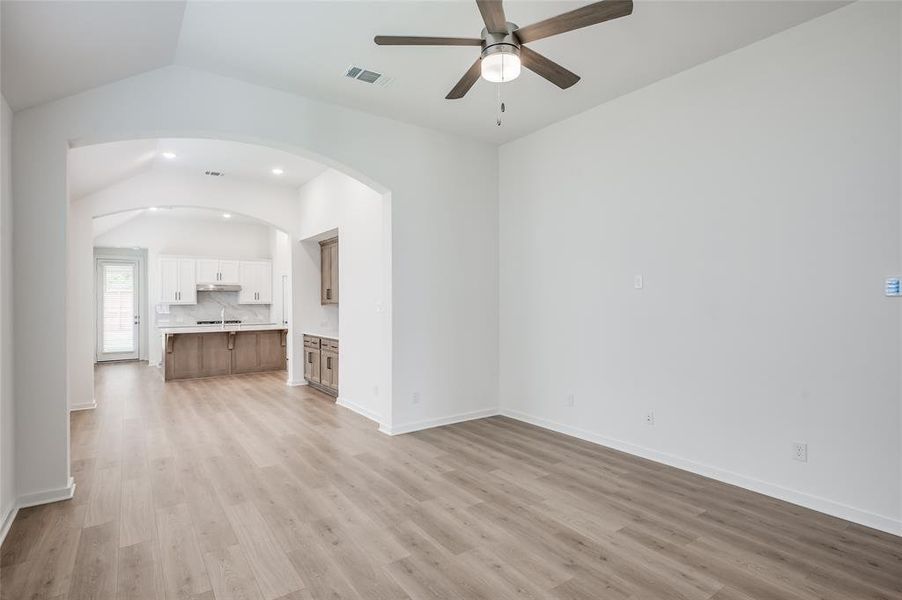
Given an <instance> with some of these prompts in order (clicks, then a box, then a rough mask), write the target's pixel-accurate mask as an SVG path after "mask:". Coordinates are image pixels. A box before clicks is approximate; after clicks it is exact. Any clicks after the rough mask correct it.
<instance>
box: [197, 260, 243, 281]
mask: <svg viewBox="0 0 902 600" xmlns="http://www.w3.org/2000/svg"><path fill="white" fill-rule="evenodd" d="M239 265H240V262H239V261H237V260H221V259H218V258H198V259H197V284H198V285H238V284H239V283H240V282H239V278H238V271H239Z"/></svg>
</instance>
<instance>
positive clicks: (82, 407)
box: [69, 400, 97, 412]
mask: <svg viewBox="0 0 902 600" xmlns="http://www.w3.org/2000/svg"><path fill="white" fill-rule="evenodd" d="M95 408H97V400H91V402H90V403H86V404H73V405H72V406H70V407H69V412H76V411H79V410H94V409H95Z"/></svg>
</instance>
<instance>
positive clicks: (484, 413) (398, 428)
mask: <svg viewBox="0 0 902 600" xmlns="http://www.w3.org/2000/svg"><path fill="white" fill-rule="evenodd" d="M497 414H499V413H498V409H497V408H484V409H482V410H474V411H472V412H467V413H460V414H456V415H448V416H447V417H439V418H437V419H427V420H425V421H415V422H413V423H406V424H403V425H391V426H389V425H385V424H382V425H380V426H379V431H381V432H382V433H385V434H388V435H401V434H402V433H411V432H414V431H420V430H421V429H430V428H432V427H441V426H442V425H452V424H454V423H461V422H463V421H472V420H473V419H484V418H486V417H494V416H495V415H497Z"/></svg>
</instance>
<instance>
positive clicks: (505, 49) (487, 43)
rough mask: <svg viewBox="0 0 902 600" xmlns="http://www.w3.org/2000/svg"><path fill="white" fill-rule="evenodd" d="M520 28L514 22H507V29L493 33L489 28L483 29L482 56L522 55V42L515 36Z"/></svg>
mask: <svg viewBox="0 0 902 600" xmlns="http://www.w3.org/2000/svg"><path fill="white" fill-rule="evenodd" d="M517 29H518V27H517V25H515V24H514V23H510V22H508V23H507V31H505V32H501V33H491V32H489V30H488V29H483V30H482V54H481V56H482V58H485V57H486V56H489V55H491V54H513V55H514V56H520V42H519V41H517V38H516V36H514V31H516V30H517Z"/></svg>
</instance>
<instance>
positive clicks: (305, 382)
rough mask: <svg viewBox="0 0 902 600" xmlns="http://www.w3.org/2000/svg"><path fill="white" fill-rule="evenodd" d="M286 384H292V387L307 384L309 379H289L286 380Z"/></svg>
mask: <svg viewBox="0 0 902 600" xmlns="http://www.w3.org/2000/svg"><path fill="white" fill-rule="evenodd" d="M285 385H287V386H290V387H297V386H299V385H307V380H306V379H302V380H300V381H293V380H291V379H289V380H288V381H286V382H285Z"/></svg>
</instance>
